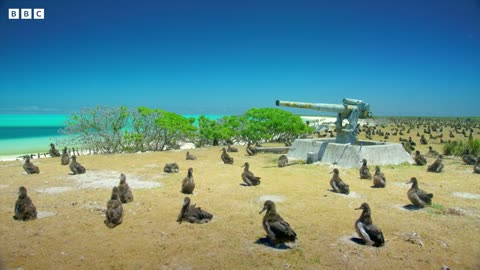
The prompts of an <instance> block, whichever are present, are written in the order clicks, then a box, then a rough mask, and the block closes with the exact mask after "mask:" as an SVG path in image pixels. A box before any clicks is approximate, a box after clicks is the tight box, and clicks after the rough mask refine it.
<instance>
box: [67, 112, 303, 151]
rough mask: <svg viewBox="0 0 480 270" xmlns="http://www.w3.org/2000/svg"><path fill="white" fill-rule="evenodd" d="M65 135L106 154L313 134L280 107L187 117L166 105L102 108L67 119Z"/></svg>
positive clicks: (297, 118)
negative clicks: (230, 113) (174, 111)
mask: <svg viewBox="0 0 480 270" xmlns="http://www.w3.org/2000/svg"><path fill="white" fill-rule="evenodd" d="M63 132H64V133H66V134H69V135H71V136H69V138H70V140H71V142H72V143H74V144H77V145H78V144H81V145H82V146H83V147H85V148H89V149H93V150H94V151H98V152H102V153H120V152H137V151H164V150H168V149H175V148H178V147H179V144H180V143H181V142H195V143H196V144H197V145H198V146H203V145H213V144H215V143H221V144H225V143H226V142H230V141H236V142H239V141H244V142H250V143H253V142H259V141H264V142H265V141H266V142H269V141H287V140H292V139H294V138H296V137H298V136H300V135H303V134H307V133H311V132H312V130H311V128H310V127H308V126H307V125H305V124H304V123H303V122H302V120H301V118H300V117H299V116H295V115H294V114H292V113H290V112H287V111H284V110H282V109H278V108H254V109H250V110H248V111H247V112H246V113H245V114H244V115H241V116H224V117H222V118H220V119H218V120H212V119H209V118H208V117H206V116H203V115H202V116H200V117H199V118H198V122H195V119H194V118H186V117H184V116H182V115H180V114H176V113H173V112H168V111H165V110H161V109H151V108H147V107H138V108H136V109H134V110H128V109H127V108H126V107H118V108H112V107H105V106H98V107H95V108H93V109H83V110H81V111H80V112H78V113H74V114H72V115H70V116H69V117H68V118H67V121H66V127H65V128H64V130H63Z"/></svg>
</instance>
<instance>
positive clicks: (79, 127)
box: [62, 106, 129, 154]
mask: <svg viewBox="0 0 480 270" xmlns="http://www.w3.org/2000/svg"><path fill="white" fill-rule="evenodd" d="M128 116H129V112H128V109H127V108H126V107H123V106H122V107H119V108H113V107H107V106H97V107H95V108H86V109H82V110H80V112H78V113H74V114H71V115H69V116H68V117H67V120H66V121H65V124H66V127H65V128H64V129H63V130H62V133H65V134H68V135H70V136H69V138H70V143H73V144H74V145H78V144H80V145H82V146H84V147H87V148H90V149H93V150H95V151H100V152H103V153H109V154H110V153H118V152H121V151H122V150H123V147H124V143H125V142H124V136H123V130H124V129H125V127H126V125H127V123H128Z"/></svg>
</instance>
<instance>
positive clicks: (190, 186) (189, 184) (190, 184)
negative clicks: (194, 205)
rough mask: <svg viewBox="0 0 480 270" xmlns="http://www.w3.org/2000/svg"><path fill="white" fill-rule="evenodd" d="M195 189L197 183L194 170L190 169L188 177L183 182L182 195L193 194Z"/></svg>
mask: <svg viewBox="0 0 480 270" xmlns="http://www.w3.org/2000/svg"><path fill="white" fill-rule="evenodd" d="M194 189H195V181H194V179H193V169H192V168H189V169H188V174H187V177H185V178H184V179H183V181H182V193H185V194H192V193H193V190H194Z"/></svg>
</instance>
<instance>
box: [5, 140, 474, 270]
mask: <svg viewBox="0 0 480 270" xmlns="http://www.w3.org/2000/svg"><path fill="white" fill-rule="evenodd" d="M392 140H398V138H392ZM417 140H418V139H417ZM238 148H240V152H239V153H232V154H231V155H232V156H233V157H234V158H235V163H234V165H225V164H223V163H222V162H221V160H220V148H219V147H211V148H204V149H195V150H190V153H192V154H194V155H196V156H198V160H195V161H191V160H185V153H186V150H181V151H172V152H157V153H143V154H122V155H110V156H106V155H105V156H100V155H99V156H83V155H82V156H80V157H78V159H77V160H78V162H80V163H81V164H82V165H84V166H85V167H86V168H87V173H86V174H85V175H75V176H74V175H69V169H68V166H61V165H60V159H59V158H43V159H34V160H33V162H34V164H36V165H38V166H39V167H40V169H41V173H40V174H39V175H26V174H25V173H24V172H23V169H22V166H21V162H20V161H4V162H0V194H1V195H0V243H1V246H2V248H1V249H0V258H1V259H0V260H2V261H3V264H4V269H24V270H27V269H440V268H441V267H442V266H443V265H446V266H449V267H451V269H480V256H479V255H480V175H474V174H472V166H467V165H463V164H462V162H461V160H460V159H459V158H450V157H447V158H446V159H445V160H444V164H445V171H444V172H443V173H441V174H433V173H427V172H426V168H425V167H418V166H413V165H399V166H384V167H382V171H383V172H384V173H385V174H386V176H387V187H386V188H385V189H373V188H371V186H372V182H371V181H368V180H360V179H359V175H358V168H351V169H341V170H340V176H341V177H342V178H343V180H344V181H345V182H347V183H348V184H349V185H350V190H351V191H352V192H351V194H350V195H348V196H345V195H339V194H336V193H332V192H331V191H330V187H329V180H330V177H331V174H329V172H330V171H331V170H332V167H331V166H329V165H326V164H312V165H302V164H297V165H293V166H289V167H285V168H278V167H277V166H276V164H277V159H278V155H275V154H258V155H257V156H253V157H250V156H247V155H246V153H245V147H244V146H239V147H238ZM434 148H435V149H437V150H440V149H441V148H440V146H439V145H435V144H434ZM246 161H248V162H249V163H250V169H251V171H253V172H254V173H255V174H256V175H258V176H260V177H262V183H261V184H260V185H259V186H256V187H244V186H242V185H240V184H241V183H242V181H241V178H240V175H241V173H242V170H243V169H242V168H241V165H243V163H244V162H246ZM167 162H177V163H178V164H179V166H180V173H178V174H164V173H163V166H164V164H165V163H167ZM431 162H433V159H432V158H428V163H429V164H430V163H431ZM189 167H192V168H194V177H195V181H196V189H195V191H194V194H193V195H191V196H190V197H191V199H192V203H196V204H197V206H201V207H202V208H203V209H205V210H207V211H209V212H211V213H212V214H214V218H213V220H212V221H211V222H210V223H208V224H202V225H195V224H189V223H182V224H178V223H176V222H175V221H176V218H177V214H178V213H179V210H180V208H181V205H182V202H183V198H184V197H185V195H184V194H182V193H180V186H181V180H182V179H183V178H184V177H185V176H186V173H187V169H188V168H189ZM370 169H371V171H373V166H372V165H370ZM120 173H125V174H126V175H127V182H129V184H130V186H131V187H132V189H133V194H134V197H135V200H134V202H132V203H129V204H125V205H124V211H125V214H124V221H123V224H121V225H119V226H117V227H116V228H114V229H109V228H108V227H106V226H105V224H104V223H103V220H104V216H105V214H104V210H105V208H106V202H107V200H108V199H109V197H110V193H111V187H113V186H114V185H117V184H118V178H119V176H120ZM412 176H415V177H416V178H417V179H418V180H419V185H420V187H421V188H422V189H424V190H426V191H428V192H432V193H434V198H433V202H434V206H433V207H429V208H426V209H422V210H416V211H412V210H407V209H405V208H404V206H405V205H408V204H409V201H408V198H407V195H406V194H407V191H408V189H409V186H408V185H406V184H405V183H406V182H407V181H408V180H409V179H410V178H411V177H412ZM21 185H23V186H26V187H27V189H28V190H29V195H30V197H31V198H32V200H33V202H34V203H35V205H36V207H37V209H38V211H39V216H40V218H39V219H37V220H34V221H28V222H20V221H14V220H13V219H12V215H13V207H14V204H15V200H16V198H17V190H18V187H19V186H21ZM265 199H271V200H274V201H276V202H277V210H278V212H279V213H280V214H281V215H282V216H283V217H284V219H285V220H287V221H288V222H289V223H290V225H291V226H292V227H293V228H294V230H295V231H296V233H297V235H298V241H297V242H296V243H295V244H294V245H292V248H291V249H276V248H273V247H270V246H266V245H264V244H258V243H256V242H257V240H259V239H261V238H262V237H264V236H265V232H264V231H263V229H262V226H261V220H262V217H263V214H262V215H259V214H258V212H259V211H260V210H261V209H262V206H263V201H264V200H265ZM362 202H368V203H369V204H370V207H371V208H372V218H373V222H374V223H375V224H376V225H377V226H379V227H380V228H381V229H382V230H383V232H384V235H385V238H386V241H387V242H386V244H385V246H384V247H381V248H374V247H368V246H364V245H361V244H358V243H357V242H355V241H353V240H352V238H353V237H357V235H356V233H355V230H354V226H353V224H354V222H355V221H356V219H357V218H358V217H359V215H360V211H354V208H356V207H359V206H360V204H361V203H362Z"/></svg>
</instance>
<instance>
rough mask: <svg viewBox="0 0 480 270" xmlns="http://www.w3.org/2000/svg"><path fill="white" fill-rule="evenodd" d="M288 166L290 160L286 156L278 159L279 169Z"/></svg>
mask: <svg viewBox="0 0 480 270" xmlns="http://www.w3.org/2000/svg"><path fill="white" fill-rule="evenodd" d="M286 166H288V158H287V156H285V155H281V156H280V157H279V158H278V167H280V168H282V167H286Z"/></svg>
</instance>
